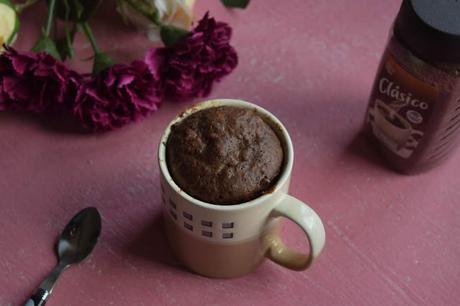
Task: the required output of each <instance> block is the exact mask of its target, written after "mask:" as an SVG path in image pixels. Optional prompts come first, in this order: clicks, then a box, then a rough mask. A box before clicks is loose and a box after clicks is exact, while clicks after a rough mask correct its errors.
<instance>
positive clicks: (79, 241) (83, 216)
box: [25, 207, 101, 306]
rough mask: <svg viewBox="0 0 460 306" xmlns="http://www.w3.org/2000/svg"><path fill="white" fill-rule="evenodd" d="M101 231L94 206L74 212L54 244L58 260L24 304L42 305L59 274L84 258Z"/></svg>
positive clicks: (26, 305) (99, 219) (99, 218)
mask: <svg viewBox="0 0 460 306" xmlns="http://www.w3.org/2000/svg"><path fill="white" fill-rule="evenodd" d="M100 233H101V216H100V215H99V212H98V211H97V209H96V208H94V207H87V208H85V209H83V210H82V211H80V212H79V213H78V214H76V215H75V216H74V217H73V218H72V220H70V222H69V224H67V226H66V227H65V228H64V230H63V231H62V233H61V236H60V237H59V241H58V243H57V245H56V251H57V254H58V257H59V262H58V264H57V266H56V267H54V269H53V270H52V271H51V273H50V274H49V275H48V277H47V278H45V280H44V281H43V282H42V283H41V284H40V286H38V288H37V290H35V293H34V294H33V295H32V297H31V298H30V299H29V300H28V301H27V302H26V304H25V306H43V305H45V303H46V300H47V299H48V297H49V295H50V294H51V292H52V291H53V287H54V283H55V282H56V280H57V279H58V277H59V275H61V273H62V272H63V271H64V270H65V269H67V268H68V267H69V266H70V265H72V264H75V263H78V262H80V261H82V260H83V259H85V258H86V257H87V256H88V255H89V253H91V251H92V250H93V248H94V246H95V245H96V242H97V238H98V237H99V234H100Z"/></svg>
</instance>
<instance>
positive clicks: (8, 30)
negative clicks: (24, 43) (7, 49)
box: [0, 0, 19, 52]
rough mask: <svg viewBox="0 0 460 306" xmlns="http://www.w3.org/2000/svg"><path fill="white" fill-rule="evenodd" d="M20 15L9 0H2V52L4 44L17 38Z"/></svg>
mask: <svg viewBox="0 0 460 306" xmlns="http://www.w3.org/2000/svg"><path fill="white" fill-rule="evenodd" d="M18 25H19V21H18V16H17V15H16V11H15V10H14V8H13V5H12V4H11V2H10V1H9V0H0V52H1V51H2V50H3V44H6V45H10V44H12V43H13V42H14V40H15V39H16V33H17V30H18Z"/></svg>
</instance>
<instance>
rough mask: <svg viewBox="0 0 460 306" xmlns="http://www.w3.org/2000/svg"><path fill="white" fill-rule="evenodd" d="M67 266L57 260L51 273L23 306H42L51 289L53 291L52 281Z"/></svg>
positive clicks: (54, 280) (55, 279) (53, 281)
mask: <svg viewBox="0 0 460 306" xmlns="http://www.w3.org/2000/svg"><path fill="white" fill-rule="evenodd" d="M68 266H69V265H68V264H67V263H65V262H63V261H59V263H58V265H57V266H55V267H54V269H53V270H52V271H51V273H50V274H48V276H47V277H46V278H45V279H44V280H43V282H42V283H41V284H40V286H38V288H37V290H35V292H34V294H33V295H32V296H31V297H30V299H29V300H27V302H26V304H25V305H24V306H44V305H45V304H46V300H47V299H48V297H49V296H50V294H51V291H53V287H54V283H55V282H56V281H57V279H58V277H59V275H61V273H62V272H63V271H64V270H65V269H66V268H67V267H68Z"/></svg>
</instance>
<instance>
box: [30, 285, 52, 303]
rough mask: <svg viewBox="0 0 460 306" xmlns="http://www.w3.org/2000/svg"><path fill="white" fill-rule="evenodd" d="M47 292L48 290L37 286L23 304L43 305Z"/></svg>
mask: <svg viewBox="0 0 460 306" xmlns="http://www.w3.org/2000/svg"><path fill="white" fill-rule="evenodd" d="M49 294H50V293H49V292H48V290H46V289H43V288H38V289H37V290H36V291H35V293H34V294H33V295H32V296H31V297H30V299H29V300H27V302H26V303H25V305H24V306H44V305H45V304H46V299H47V298H48V296H49Z"/></svg>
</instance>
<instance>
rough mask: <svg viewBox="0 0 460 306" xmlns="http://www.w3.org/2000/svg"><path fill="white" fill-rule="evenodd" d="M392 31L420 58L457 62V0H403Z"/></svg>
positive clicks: (459, 29) (459, 7) (459, 17)
mask: <svg viewBox="0 0 460 306" xmlns="http://www.w3.org/2000/svg"><path fill="white" fill-rule="evenodd" d="M394 31H395V35H396V36H397V37H398V38H399V39H400V40H401V41H402V43H403V44H404V45H406V47H408V48H409V49H410V50H411V51H412V52H413V53H414V54H415V55H417V56H418V57H420V58H421V59H424V60H427V61H436V62H460V1H458V0H436V1H435V0H404V1H403V3H402V5H401V9H400V11H399V14H398V17H396V22H395V28H394Z"/></svg>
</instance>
